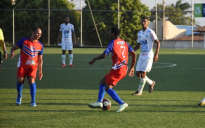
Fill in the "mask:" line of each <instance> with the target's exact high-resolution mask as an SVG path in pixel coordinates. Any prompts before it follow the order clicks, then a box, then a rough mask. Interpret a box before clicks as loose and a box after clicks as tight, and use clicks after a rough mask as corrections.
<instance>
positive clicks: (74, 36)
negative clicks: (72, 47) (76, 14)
mask: <svg viewBox="0 0 205 128" xmlns="http://www.w3.org/2000/svg"><path fill="white" fill-rule="evenodd" d="M72 36H73V43H74V44H76V35H75V32H72Z"/></svg>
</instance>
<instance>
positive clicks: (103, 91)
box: [97, 85, 105, 102]
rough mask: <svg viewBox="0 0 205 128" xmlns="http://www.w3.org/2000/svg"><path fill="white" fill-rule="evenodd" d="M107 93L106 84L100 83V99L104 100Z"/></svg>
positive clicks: (99, 100) (100, 100)
mask: <svg viewBox="0 0 205 128" xmlns="http://www.w3.org/2000/svg"><path fill="white" fill-rule="evenodd" d="M104 95H105V85H100V87H99V92H98V101H97V102H102V101H103V98H104Z"/></svg>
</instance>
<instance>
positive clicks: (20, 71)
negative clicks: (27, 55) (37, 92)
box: [17, 67, 37, 79]
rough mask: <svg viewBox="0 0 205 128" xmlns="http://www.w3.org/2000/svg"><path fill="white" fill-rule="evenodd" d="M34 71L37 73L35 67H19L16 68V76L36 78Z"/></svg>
mask: <svg viewBox="0 0 205 128" xmlns="http://www.w3.org/2000/svg"><path fill="white" fill-rule="evenodd" d="M36 73H37V69H36V68H28V69H24V68H23V67H19V68H18V70H17V78H18V77H23V78H25V77H26V76H27V77H30V76H31V77H33V78H34V79H36Z"/></svg>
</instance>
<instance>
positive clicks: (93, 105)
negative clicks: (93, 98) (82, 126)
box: [88, 102, 103, 108]
mask: <svg viewBox="0 0 205 128" xmlns="http://www.w3.org/2000/svg"><path fill="white" fill-rule="evenodd" d="M88 106H89V107H91V108H102V107H103V103H101V102H95V103H89V104H88Z"/></svg>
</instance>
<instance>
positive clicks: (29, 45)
mask: <svg viewBox="0 0 205 128" xmlns="http://www.w3.org/2000/svg"><path fill="white" fill-rule="evenodd" d="M41 34H42V31H41V29H40V28H38V27H37V28H33V29H32V35H31V37H30V38H29V37H26V38H22V39H21V40H20V41H19V42H18V43H17V44H16V45H15V46H13V47H12V48H11V55H10V58H13V57H14V51H15V50H16V49H18V48H20V49H21V52H20V55H19V60H18V64H17V66H18V70H17V83H16V88H17V92H18V95H17V99H16V104H17V105H20V104H21V102H22V89H23V84H24V80H25V77H26V76H27V78H28V83H29V84H30V93H31V106H37V105H36V100H35V97H36V83H35V80H36V73H37V70H39V71H38V76H39V80H41V79H42V77H43V72H42V66H43V44H42V43H41V42H40V41H39V38H40V37H41Z"/></svg>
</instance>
